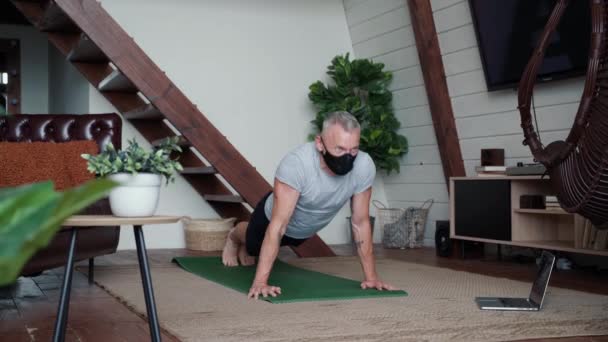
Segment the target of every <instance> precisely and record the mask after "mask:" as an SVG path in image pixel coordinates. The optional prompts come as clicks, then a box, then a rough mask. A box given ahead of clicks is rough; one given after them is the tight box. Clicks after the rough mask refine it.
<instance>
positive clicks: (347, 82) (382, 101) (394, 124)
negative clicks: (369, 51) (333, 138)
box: [308, 53, 408, 174]
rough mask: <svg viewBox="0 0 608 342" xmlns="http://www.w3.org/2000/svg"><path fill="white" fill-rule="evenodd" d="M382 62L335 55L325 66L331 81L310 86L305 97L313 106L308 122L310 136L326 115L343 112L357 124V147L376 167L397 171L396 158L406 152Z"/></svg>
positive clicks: (315, 131) (388, 79)
mask: <svg viewBox="0 0 608 342" xmlns="http://www.w3.org/2000/svg"><path fill="white" fill-rule="evenodd" d="M383 69H384V64H382V63H374V62H373V61H371V60H369V59H353V60H352V61H351V60H350V56H349V54H348V53H347V54H346V55H344V56H336V57H335V58H334V59H333V60H332V61H331V65H329V67H328V68H327V74H328V75H329V76H330V78H331V80H332V81H333V82H332V83H331V84H327V85H326V84H324V83H323V82H321V81H317V82H315V83H313V84H312V85H310V87H309V89H310V92H309V94H308V98H309V99H310V100H311V101H312V103H313V104H314V105H315V107H316V109H317V114H316V117H315V119H314V120H312V121H311V123H312V124H313V126H314V133H312V134H311V135H310V136H309V138H310V139H313V138H314V136H315V135H316V134H318V133H319V132H320V131H321V130H322V128H323V121H324V120H325V117H326V115H327V114H329V113H332V112H335V111H347V112H349V113H351V114H352V115H354V116H355V117H356V118H357V120H358V121H359V124H360V125H361V141H360V149H361V150H363V151H365V152H367V153H369V155H370V156H371V158H372V159H373V160H374V163H375V164H376V166H377V167H378V168H379V169H383V170H385V171H387V172H388V173H389V174H390V173H391V171H393V170H394V171H397V172H399V158H400V157H401V156H403V155H404V154H406V153H407V152H408V142H407V138H406V137H405V136H403V135H401V134H399V133H398V130H399V127H400V126H401V124H400V123H399V121H398V120H397V118H396V117H395V114H394V112H393V105H392V100H393V95H392V93H391V91H390V90H389V89H388V86H389V84H390V82H391V80H392V74H391V73H390V72H388V71H383Z"/></svg>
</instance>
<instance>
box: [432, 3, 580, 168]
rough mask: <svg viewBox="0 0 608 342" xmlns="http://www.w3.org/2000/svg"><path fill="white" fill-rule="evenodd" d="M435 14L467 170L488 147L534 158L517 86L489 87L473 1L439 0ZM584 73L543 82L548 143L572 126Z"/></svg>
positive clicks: (512, 160) (539, 91)
mask: <svg viewBox="0 0 608 342" xmlns="http://www.w3.org/2000/svg"><path fill="white" fill-rule="evenodd" d="M431 4H432V7H433V17H434V19H435V26H436V28H437V32H438V35H439V45H440V47H441V54H442V57H443V63H444V67H445V73H446V77H447V83H448V88H449V90H450V97H451V98H452V107H453V109H454V117H455V119H456V127H457V131H458V137H459V139H460V147H461V149H462V157H463V159H464V163H465V168H466V171H467V175H474V174H475V169H474V168H475V166H477V165H479V162H480V150H481V149H482V148H504V149H505V158H506V160H505V163H506V164H507V165H515V164H517V162H518V161H523V162H531V161H532V156H531V153H530V150H529V148H528V147H527V146H523V145H522V143H521V142H522V140H523V133H522V130H521V128H520V118H519V111H518V110H517V91H516V90H513V89H507V90H501V91H494V92H488V91H487V87H486V84H485V80H484V74H483V68H482V63H481V57H480V54H479V49H478V47H477V39H476V37H475V29H474V27H473V23H472V17H471V12H470V10H469V3H468V1H466V0H433V1H431ZM582 89H583V79H582V78H576V79H569V80H564V81H559V82H551V83H545V84H542V85H538V86H537V87H536V89H535V94H534V102H535V105H536V112H537V117H538V124H539V126H540V131H541V139H542V141H543V143H545V144H548V143H549V142H551V141H554V140H557V139H564V138H565V137H566V136H567V133H568V132H569V130H570V127H571V126H572V123H573V119H574V115H575V113H576V110H577V107H578V103H579V100H580V96H581V93H582Z"/></svg>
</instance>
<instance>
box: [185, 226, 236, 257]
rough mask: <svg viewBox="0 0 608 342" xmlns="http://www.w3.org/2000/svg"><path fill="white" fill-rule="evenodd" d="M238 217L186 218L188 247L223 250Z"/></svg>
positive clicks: (192, 248)
mask: <svg viewBox="0 0 608 342" xmlns="http://www.w3.org/2000/svg"><path fill="white" fill-rule="evenodd" d="M235 220H236V218H234V217H231V218H227V219H191V218H189V217H186V218H185V219H184V232H185V235H186V248H188V249H191V250H195V251H206V252H211V251H221V250H222V249H223V248H224V244H225V243H226V237H227V236H228V232H229V231H230V229H231V228H232V227H233V224H234V221H235Z"/></svg>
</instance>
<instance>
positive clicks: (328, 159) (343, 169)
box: [321, 139, 357, 176]
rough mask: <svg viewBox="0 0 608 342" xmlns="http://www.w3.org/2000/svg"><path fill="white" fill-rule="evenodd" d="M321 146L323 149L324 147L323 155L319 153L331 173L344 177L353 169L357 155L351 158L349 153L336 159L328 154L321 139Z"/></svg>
mask: <svg viewBox="0 0 608 342" xmlns="http://www.w3.org/2000/svg"><path fill="white" fill-rule="evenodd" d="M321 144H323V147H325V153H321V154H322V155H323V160H325V164H327V167H329V169H330V170H331V171H332V172H333V173H335V174H337V175H339V176H344V175H345V174H347V173H349V172H350V170H352V169H353V166H354V165H355V158H357V155H354V156H353V155H351V154H350V153H345V154H344V155H342V156H340V157H336V156H334V155H332V154H331V153H329V151H328V150H327V146H325V143H324V142H323V139H321Z"/></svg>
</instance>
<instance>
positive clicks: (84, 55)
mask: <svg viewBox="0 0 608 342" xmlns="http://www.w3.org/2000/svg"><path fill="white" fill-rule="evenodd" d="M68 60H69V61H70V62H81V63H108V61H109V60H108V57H107V56H106V55H105V54H104V53H103V52H102V51H101V49H100V48H98V47H97V45H95V43H93V41H92V40H91V39H90V38H89V37H87V35H86V34H82V35H80V39H79V40H78V43H77V44H76V46H75V47H74V49H72V51H70V53H69V54H68Z"/></svg>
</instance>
